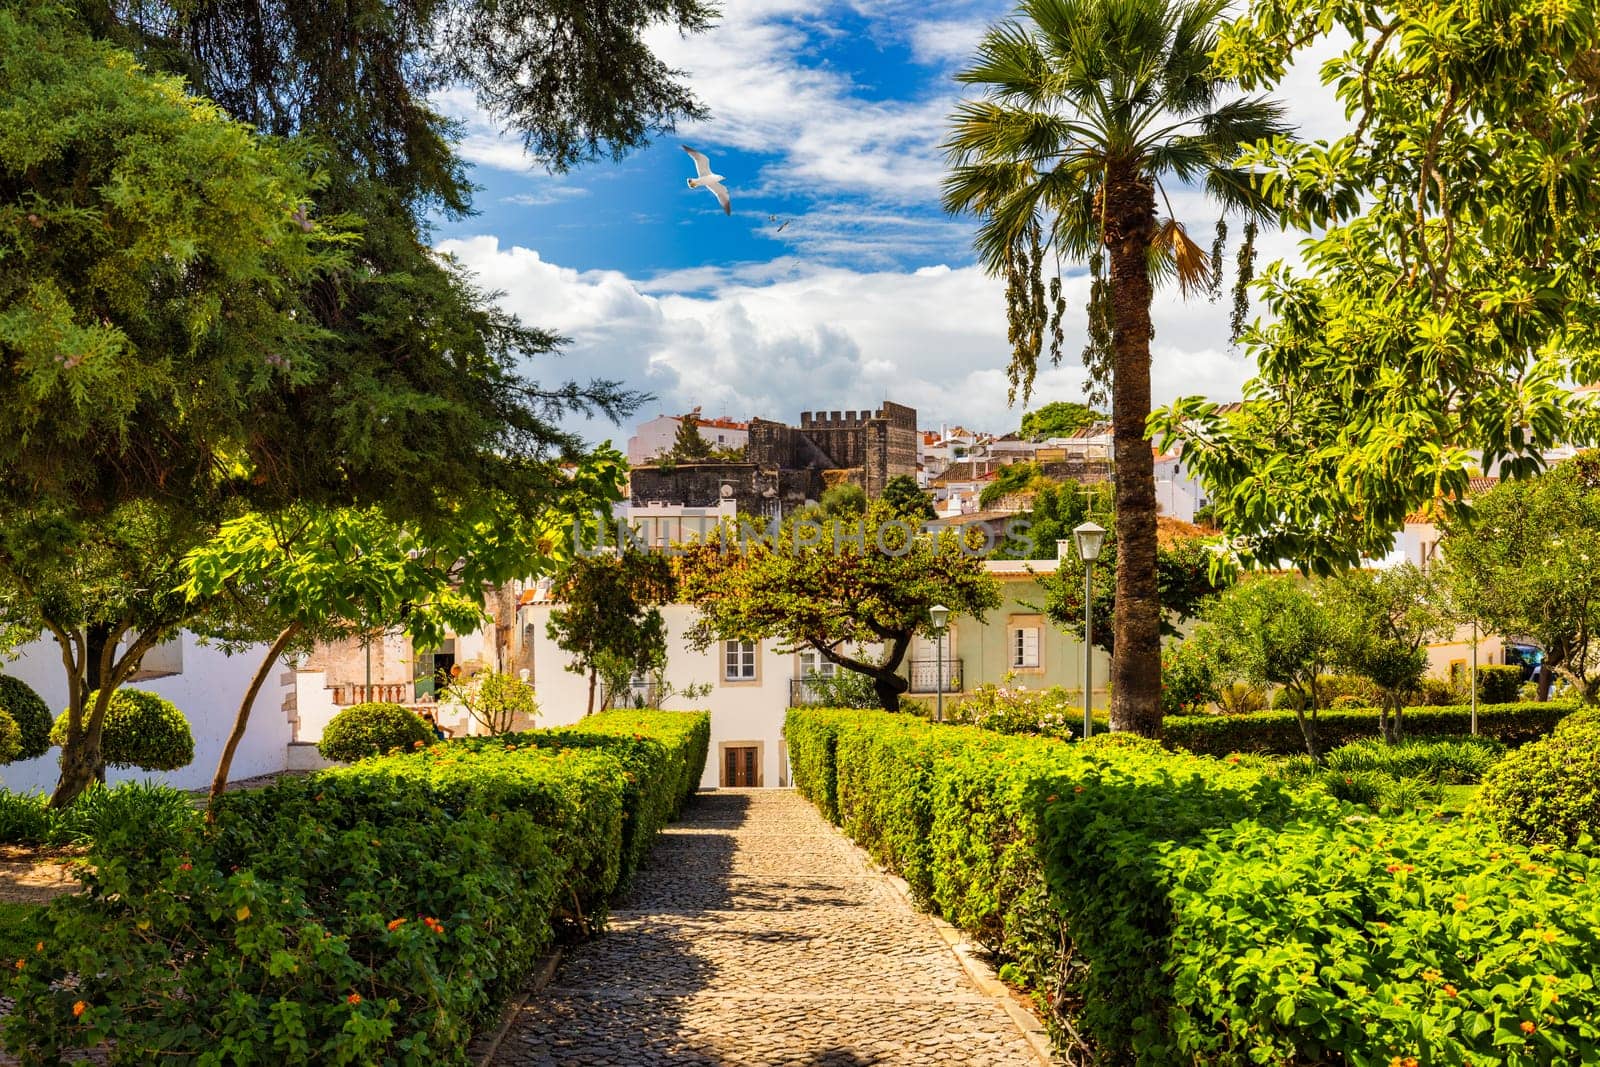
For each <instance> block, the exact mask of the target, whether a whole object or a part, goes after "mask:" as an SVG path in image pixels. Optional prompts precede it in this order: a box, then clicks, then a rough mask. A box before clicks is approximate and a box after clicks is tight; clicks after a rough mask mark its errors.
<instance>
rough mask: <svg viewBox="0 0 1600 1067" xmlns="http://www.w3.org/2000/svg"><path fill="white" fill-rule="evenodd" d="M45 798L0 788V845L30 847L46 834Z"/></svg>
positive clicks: (48, 810) (48, 823) (46, 803)
mask: <svg viewBox="0 0 1600 1067" xmlns="http://www.w3.org/2000/svg"><path fill="white" fill-rule="evenodd" d="M48 803H49V798H48V797H46V796H45V795H44V794H43V793H12V792H10V791H9V790H4V789H0V845H34V844H39V843H41V842H43V841H44V840H45V838H46V837H47V836H49V833H50V809H49V808H48V807H47V805H48Z"/></svg>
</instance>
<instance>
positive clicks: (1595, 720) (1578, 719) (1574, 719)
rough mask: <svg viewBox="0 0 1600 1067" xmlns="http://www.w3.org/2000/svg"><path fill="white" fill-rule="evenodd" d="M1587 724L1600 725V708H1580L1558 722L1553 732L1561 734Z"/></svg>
mask: <svg viewBox="0 0 1600 1067" xmlns="http://www.w3.org/2000/svg"><path fill="white" fill-rule="evenodd" d="M1585 726H1600V708H1579V709H1578V710H1577V711H1574V712H1573V713H1572V714H1571V715H1568V716H1567V717H1566V718H1564V719H1562V720H1561V721H1560V722H1558V723H1556V728H1555V729H1554V730H1553V731H1551V732H1552V733H1557V734H1560V733H1565V732H1566V731H1568V730H1577V729H1580V728H1582V727H1585Z"/></svg>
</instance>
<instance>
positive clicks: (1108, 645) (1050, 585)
mask: <svg viewBox="0 0 1600 1067" xmlns="http://www.w3.org/2000/svg"><path fill="white" fill-rule="evenodd" d="M1074 525H1077V524H1076V523H1075V524H1074ZM1062 536H1063V537H1067V538H1070V537H1071V536H1072V529H1071V527H1068V528H1067V530H1066V532H1065V533H1064V534H1063V535H1062ZM1041 547H1043V546H1041ZM1051 548H1052V549H1053V548H1054V542H1052V543H1051ZM1052 554H1053V553H1052ZM1041 558H1043V557H1041ZM1116 559H1117V539H1116V536H1115V535H1114V534H1112V535H1108V536H1107V537H1106V541H1105V545H1104V546H1103V547H1102V548H1101V549H1100V558H1099V559H1098V560H1096V561H1095V564H1094V572H1093V578H1092V594H1091V599H1092V601H1093V611H1094V620H1093V621H1094V643H1095V647H1096V648H1100V649H1104V650H1105V651H1106V652H1108V653H1110V654H1111V655H1113V656H1115V655H1116V650H1117V644H1116V643H1117V639H1118V633H1117V629H1116V627H1115V626H1113V625H1112V620H1113V619H1114V618H1115V617H1116V602H1117V592H1118V590H1117V582H1116V577H1115V575H1116ZM1233 580H1234V572H1233V570H1232V569H1231V567H1230V566H1229V565H1228V564H1227V561H1226V560H1224V559H1223V558H1222V557H1220V556H1219V555H1218V554H1217V553H1216V551H1215V550H1214V546H1212V545H1211V544H1209V543H1208V542H1206V541H1205V540H1204V539H1203V538H1184V539H1181V540H1177V541H1174V542H1172V543H1171V544H1168V545H1165V546H1163V547H1161V548H1159V549H1157V550H1156V591H1157V596H1158V597H1159V598H1160V601H1159V607H1160V619H1161V634H1162V636H1164V637H1179V636H1182V633H1183V631H1182V630H1181V629H1180V628H1179V626H1180V624H1182V623H1184V622H1186V621H1188V620H1189V619H1192V618H1194V617H1196V616H1198V615H1200V614H1201V612H1202V611H1203V610H1204V609H1205V607H1206V604H1207V603H1208V602H1209V601H1210V600H1212V599H1213V598H1214V597H1216V596H1217V595H1218V594H1219V593H1221V592H1222V591H1223V590H1224V589H1226V588H1228V587H1229V586H1230V585H1232V584H1233ZM1040 585H1041V586H1043V588H1044V591H1045V608H1044V610H1045V614H1046V615H1047V616H1048V617H1049V618H1050V621H1051V622H1053V623H1055V624H1056V625H1057V626H1059V627H1061V628H1062V629H1064V630H1066V631H1067V632H1068V633H1071V634H1073V635H1074V636H1075V637H1077V638H1078V640H1080V641H1081V640H1083V560H1081V559H1079V558H1078V554H1077V552H1076V551H1074V550H1072V549H1069V550H1068V552H1067V554H1066V555H1065V556H1062V557H1061V558H1060V562H1059V563H1057V564H1056V569H1055V572H1054V573H1053V574H1049V575H1046V576H1045V577H1044V578H1043V579H1042V580H1041V581H1040Z"/></svg>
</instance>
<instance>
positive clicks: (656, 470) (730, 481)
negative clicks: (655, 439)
mask: <svg viewBox="0 0 1600 1067" xmlns="http://www.w3.org/2000/svg"><path fill="white" fill-rule="evenodd" d="M763 426H776V427H778V428H779V429H781V430H789V427H787V426H784V425H783V424H782V423H764V424H763ZM790 432H792V431H790ZM782 436H783V435H782V434H774V435H772V436H771V437H770V438H767V439H765V440H763V443H762V447H773V442H774V441H778V442H780V443H781V439H782ZM757 441H758V436H757V427H756V426H755V425H754V424H752V426H751V428H750V447H752V448H754V447H756V446H757ZM628 481H629V493H628V496H629V500H630V502H632V503H633V504H635V505H640V506H643V505H646V504H656V503H666V504H676V505H678V506H680V507H689V508H710V507H716V506H717V505H718V504H719V503H721V502H722V501H724V500H728V499H731V500H733V502H734V505H735V507H736V508H737V509H738V512H739V514H741V515H755V516H760V517H764V518H771V517H774V516H778V515H781V514H786V513H788V512H789V511H791V510H793V509H795V508H798V507H802V506H804V504H805V502H806V501H807V500H808V499H811V500H815V499H817V497H818V496H820V495H821V488H820V485H821V479H820V475H819V474H818V472H817V471H815V470H811V469H795V468H788V467H784V466H780V465H777V464H770V463H754V462H745V463H679V464H676V465H674V466H670V467H635V468H634V469H633V471H632V472H631V473H630V474H629V477H628ZM724 486H727V487H728V491H729V492H728V495H724V493H723V487H724Z"/></svg>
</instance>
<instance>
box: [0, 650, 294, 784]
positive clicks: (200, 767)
mask: <svg viewBox="0 0 1600 1067" xmlns="http://www.w3.org/2000/svg"><path fill="white" fill-rule="evenodd" d="M266 651H267V646H265V645H252V646H250V647H249V648H246V649H242V650H240V651H238V652H235V653H234V654H232V655H229V654H227V653H226V652H223V651H222V650H221V649H219V648H216V647H214V646H211V645H205V644H202V643H201V642H200V640H199V639H198V638H196V637H195V636H194V635H193V634H190V633H183V634H180V635H179V636H178V637H176V638H174V639H173V640H171V641H169V642H167V643H166V644H164V645H160V646H158V647H157V648H154V649H152V650H151V651H150V652H149V654H147V655H146V656H145V658H144V660H143V663H142V665H141V670H140V672H139V673H138V674H136V675H135V676H134V680H133V681H131V682H129V683H128V684H129V685H130V686H131V687H132V688H135V689H146V690H149V691H150V692H152V693H157V694H159V695H161V696H163V697H165V698H166V699H168V700H170V701H172V703H173V704H175V705H177V707H178V710H179V711H181V712H183V714H184V716H185V718H187V719H188V720H189V729H190V730H191V731H192V732H193V734H194V761H193V762H192V763H190V764H189V766H187V767H184V768H181V769H179V770H176V771H141V770H137V769H129V770H118V769H115V768H108V769H107V771H106V781H107V782H108V783H115V782H122V781H130V780H135V779H143V780H147V781H152V782H159V783H162V784H164V785H170V786H172V787H173V788H176V789H202V788H205V787H206V786H209V785H210V784H211V777H212V775H214V774H215V773H216V770H217V760H218V759H219V758H220V757H221V756H222V749H223V746H224V745H226V744H227V740H228V735H229V734H230V733H232V732H233V721H234V717H235V716H236V715H237V713H238V709H239V701H240V700H242V699H243V698H244V694H245V690H246V689H248V688H249V685H250V679H251V678H252V677H253V676H254V675H255V672H256V669H257V668H258V667H259V666H260V664H261V657H262V656H263V655H265V654H266ZM0 672H3V673H5V674H9V675H12V676H13V677H15V678H20V679H21V680H22V681H24V682H27V683H28V684H29V685H30V686H32V687H33V688H34V690H35V691H36V692H38V694H39V695H40V696H41V697H43V698H44V701H45V703H46V704H48V705H49V706H50V708H51V709H52V710H53V711H57V712H59V711H60V710H62V709H64V708H65V707H66V706H67V677H66V673H65V671H64V669H63V667H62V663H61V651H60V649H59V648H57V646H56V643H55V641H54V639H52V638H44V639H41V640H38V641H33V642H30V643H29V644H27V645H24V646H23V647H22V649H21V650H20V651H19V652H18V654H17V658H16V659H15V660H14V661H12V662H10V663H7V664H4V665H3V666H0ZM293 679H294V675H293V672H292V671H290V670H289V669H288V668H287V667H281V666H280V667H279V668H277V669H275V670H273V672H272V673H271V674H270V675H268V676H267V680H266V683H265V684H264V685H263V686H262V687H261V692H260V693H258V694H257V695H256V700H255V703H254V705H252V707H251V711H250V722H249V726H248V728H247V729H246V731H245V735H244V740H243V741H242V742H241V743H240V745H239V749H238V751H237V752H236V753H235V754H234V757H233V765H232V767H233V770H232V777H233V778H235V779H238V778H251V777H254V776H256V775H260V774H269V773H272V772H275V771H281V770H283V769H284V768H285V767H286V766H287V765H288V752H289V742H290V741H291V740H292V738H293V732H294V716H295V703H294V702H295V686H294V681H293ZM60 755H61V750H60V749H56V748H52V749H51V750H50V751H48V752H46V753H45V754H44V755H42V756H36V757H35V758H33V759H30V760H19V761H18V762H16V763H11V764H7V765H3V766H0V785H4V786H5V788H6V789H9V790H10V791H12V792H14V793H28V792H34V791H40V790H42V791H45V792H49V791H51V790H53V789H54V788H55V785H56V780H57V779H58V778H59V777H60V760H59V757H60Z"/></svg>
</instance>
